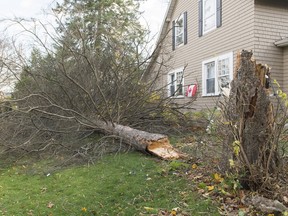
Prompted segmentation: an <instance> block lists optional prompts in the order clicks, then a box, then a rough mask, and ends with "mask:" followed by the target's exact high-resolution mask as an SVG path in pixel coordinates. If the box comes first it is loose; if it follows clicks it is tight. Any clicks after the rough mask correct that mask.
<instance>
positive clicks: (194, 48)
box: [162, 0, 254, 109]
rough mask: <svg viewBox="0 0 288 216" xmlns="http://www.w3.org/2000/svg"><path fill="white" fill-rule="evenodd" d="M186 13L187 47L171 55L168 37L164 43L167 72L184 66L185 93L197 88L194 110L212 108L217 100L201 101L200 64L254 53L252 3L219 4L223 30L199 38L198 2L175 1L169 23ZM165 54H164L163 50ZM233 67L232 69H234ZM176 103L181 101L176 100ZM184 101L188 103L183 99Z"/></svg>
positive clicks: (242, 0)
mask: <svg viewBox="0 0 288 216" xmlns="http://www.w3.org/2000/svg"><path fill="white" fill-rule="evenodd" d="M185 11H187V16H188V43H187V44H186V45H183V46H180V47H176V49H175V51H172V48H171V41H172V36H171V34H170V35H169V36H168V37H167V43H166V44H170V50H171V52H170V54H171V55H172V56H173V59H172V60H171V61H169V65H170V67H171V69H170V70H173V68H174V69H176V68H180V67H183V66H185V65H187V68H186V70H185V75H184V77H185V80H184V81H185V83H184V85H185V91H186V88H187V86H186V85H188V84H192V83H195V82H196V81H197V80H198V82H199V84H200V86H199V88H198V89H199V90H198V92H199V93H200V94H199V97H198V99H197V101H196V102H195V106H194V107H195V108H196V109H202V108H207V107H214V106H215V102H216V101H217V99H218V97H201V93H202V86H201V85H202V62H203V61H205V60H207V59H210V58H213V57H216V56H219V55H222V54H226V53H229V52H233V54H234V62H235V56H236V53H237V52H238V51H241V50H242V49H248V50H253V49H254V38H253V36H254V23H253V20H254V1H251V0H233V1H231V0H222V26H221V27H220V28H217V29H215V30H213V31H211V32H208V33H207V34H204V35H203V36H202V37H198V1H197V0H193V1H187V0H178V1H177V3H176V7H175V10H174V11H173V13H172V18H171V21H170V28H172V21H173V20H175V19H177V17H178V16H179V15H180V14H181V13H183V12H185ZM166 51H167V50H166ZM234 66H235V65H234ZM168 72H169V70H167V71H166V73H164V77H163V79H162V81H163V85H166V84H167V73H168ZM176 100H177V102H181V101H183V99H176ZM184 100H186V101H187V100H191V99H189V98H185V99H184Z"/></svg>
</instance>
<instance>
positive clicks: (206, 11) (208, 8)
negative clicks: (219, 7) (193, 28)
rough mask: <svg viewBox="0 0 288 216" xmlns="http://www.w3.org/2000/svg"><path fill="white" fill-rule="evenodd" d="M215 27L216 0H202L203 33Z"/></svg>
mask: <svg viewBox="0 0 288 216" xmlns="http://www.w3.org/2000/svg"><path fill="white" fill-rule="evenodd" d="M215 28H216V2H215V0H203V33H204V34H205V33H206V32H208V31H211V30H213V29H215Z"/></svg>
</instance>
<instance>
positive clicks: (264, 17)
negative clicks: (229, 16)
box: [254, 0, 288, 91]
mask: <svg viewBox="0 0 288 216" xmlns="http://www.w3.org/2000/svg"><path fill="white" fill-rule="evenodd" d="M254 25H255V49H254V58H255V59H256V61H257V62H258V63H263V64H268V65H269V67H271V76H272V78H273V79H276V80H277V81H278V83H279V84H280V85H281V87H282V88H283V89H284V90H285V89H286V91H287V90H288V75H287V68H286V69H285V70H286V74H285V73H284V58H285V57H284V58H283V53H284V49H283V48H281V47H276V46H275V45H274V42H275V41H278V40H281V39H282V38H283V37H288V5H286V6H285V5H283V4H282V3H281V1H279V3H278V2H277V1H275V2H273V4H271V2H270V3H269V2H265V1H259V0H256V2H255V24H254ZM285 53H286V62H287V59H288V58H287V48H286V49H285ZM285 67H287V63H285Z"/></svg>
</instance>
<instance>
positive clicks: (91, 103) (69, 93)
mask: <svg viewBox="0 0 288 216" xmlns="http://www.w3.org/2000/svg"><path fill="white" fill-rule="evenodd" d="M137 9H138V7H137V3H135V2H134V1H132V0H120V1H109V2H108V3H107V2H104V1H96V2H93V1H90V0H85V1H77V2H75V1H72V0H68V1H65V2H63V3H62V4H57V5H56V6H55V8H54V9H53V13H54V15H55V19H56V20H57V26H56V27H55V26H49V27H47V25H46V24H43V23H42V22H38V21H37V20H35V19H32V20H31V21H27V20H22V19H16V20H13V23H14V24H18V25H19V26H21V27H22V28H23V32H24V33H25V34H26V36H27V35H30V36H31V37H32V39H33V40H34V47H33V49H32V50H31V56H29V57H28V58H26V57H25V56H24V54H23V53H21V52H20V51H19V50H15V53H17V55H18V58H19V59H18V65H17V70H15V69H14V68H12V67H9V66H10V65H9V61H7V60H6V59H3V64H4V66H5V67H6V68H7V70H9V71H10V72H11V74H14V75H15V77H17V83H16V86H15V89H14V92H13V95H12V98H10V99H9V100H6V101H9V103H10V104H11V107H12V109H11V110H10V111H9V112H5V113H2V115H1V116H0V121H1V127H0V130H1V133H0V134H1V135H0V139H1V143H0V144H1V146H0V147H1V149H0V150H2V151H3V152H11V151H16V150H17V149H18V150H21V151H22V152H24V153H25V154H26V153H29V152H40V151H43V152H44V151H48V150H49V151H50V152H53V154H55V152H58V151H60V150H59V148H65V149H67V150H69V151H70V152H71V154H74V153H75V152H76V153H77V152H81V151H82V150H83V149H87V148H86V147H87V146H86V143H85V142H84V143H83V144H82V143H80V140H82V141H83V140H85V139H86V140H88V141H89V139H90V138H91V137H92V136H93V135H95V134H97V133H99V132H100V133H101V134H104V135H105V136H108V137H111V136H113V137H115V138H116V139H117V140H120V141H121V140H122V141H123V142H125V143H126V144H128V145H130V146H132V147H134V148H135V149H138V150H141V151H146V152H150V153H152V154H155V155H157V156H159V157H161V158H165V159H167V158H177V157H179V156H180V155H179V153H177V151H176V150H175V149H173V147H172V146H171V145H170V144H169V140H168V138H167V136H165V135H162V134H154V133H153V132H154V131H157V133H164V132H165V131H164V130H162V129H163V128H164V129H165V130H166V129H167V128H168V129H169V127H170V128H171V125H172V124H173V123H172V122H173V121H174V119H178V118H179V117H183V118H184V117H185V116H184V115H183V114H182V113H181V112H179V111H180V110H181V109H183V108H184V107H185V108H190V107H191V105H192V104H193V100H191V101H189V102H188V103H186V104H182V105H179V106H175V105H173V104H172V103H171V102H173V98H172V97H168V96H167V86H164V87H161V88H156V87H155V86H156V85H155V84H156V83H157V82H159V78H160V77H159V74H160V73H162V72H163V71H167V70H168V68H169V66H167V65H166V63H167V62H166V61H168V60H167V59H161V58H159V62H158V66H159V67H156V68H157V69H155V73H152V72H151V71H149V70H150V69H149V67H148V65H149V62H150V60H151V58H152V56H153V57H155V56H154V55H155V53H157V52H149V47H148V44H149V38H148V36H147V34H148V30H147V29H145V28H143V26H141V24H140V23H139V22H138V16H140V13H139V11H138V10H137ZM111 15H113V16H117V17H119V19H111ZM82 16H83V17H82ZM79 17H82V18H83V19H79ZM25 22H28V25H26V24H27V23H25ZM30 26H32V28H29V27H30ZM39 26H40V27H42V28H41V30H39V29H38V27H39ZM127 29H129V31H128V30H127ZM53 30H54V32H53ZM41 31H44V33H45V35H47V37H50V41H52V46H49V44H47V43H45V41H43V40H41V37H40V36H39V35H38V32H41ZM51 32H53V33H51ZM129 32H133V34H130V33H129ZM17 36H18V37H19V40H21V34H18V35H17ZM22 41H23V40H22ZM14 42H15V41H14ZM39 44H40V46H39ZM14 47H15V48H17V46H16V44H15V46H14ZM157 48H158V46H157ZM157 48H156V49H157ZM150 53H152V54H150ZM17 55H16V56H17ZM157 55H158V54H157ZM15 61H16V60H15ZM147 74H148V75H147ZM147 76H148V77H149V79H147ZM2 105H3V106H5V101H3V103H2ZM144 131H147V132H144ZM163 131H164V132H163ZM149 132H150V133H149ZM68 140H69V142H70V141H71V142H73V143H74V144H73V145H72V144H71V145H70V144H69V145H65V143H66V142H68ZM78 141H79V143H78ZM88 141H87V142H88ZM93 144H94V143H93ZM118 144H119V143H118ZM95 145H96V144H95ZM113 145H115V143H114V144H113ZM116 145H117V144H116ZM77 148H78V149H80V150H81V151H80V150H79V151H78V150H77ZM89 149H93V148H92V147H91V148H90V147H89ZM85 152H86V150H85ZM83 155H84V154H83Z"/></svg>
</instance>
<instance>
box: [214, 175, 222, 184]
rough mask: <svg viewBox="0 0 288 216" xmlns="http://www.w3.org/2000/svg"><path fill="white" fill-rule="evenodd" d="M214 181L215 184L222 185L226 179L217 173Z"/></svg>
mask: <svg viewBox="0 0 288 216" xmlns="http://www.w3.org/2000/svg"><path fill="white" fill-rule="evenodd" d="M214 180H215V182H217V183H221V182H223V181H224V178H222V177H221V175H220V174H218V173H215V174H214Z"/></svg>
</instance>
